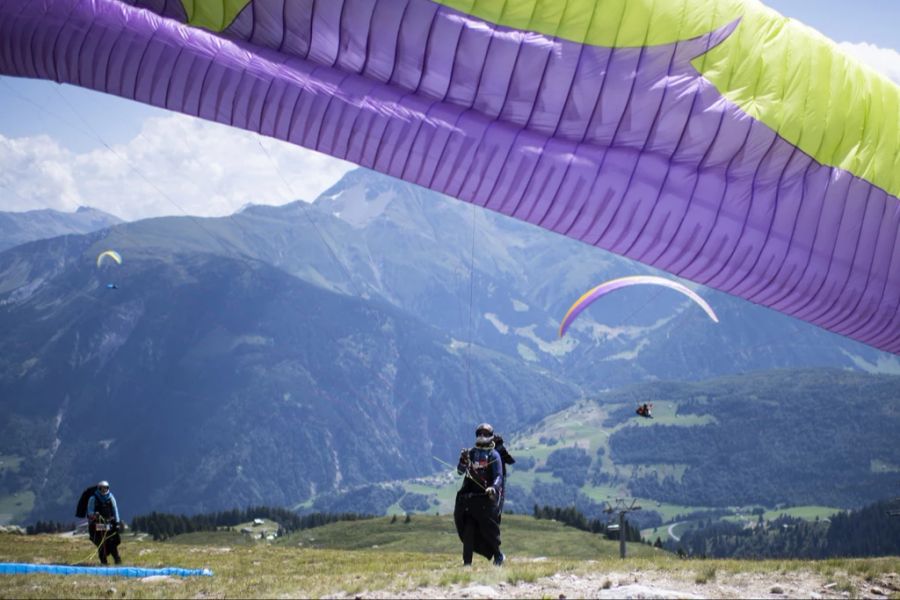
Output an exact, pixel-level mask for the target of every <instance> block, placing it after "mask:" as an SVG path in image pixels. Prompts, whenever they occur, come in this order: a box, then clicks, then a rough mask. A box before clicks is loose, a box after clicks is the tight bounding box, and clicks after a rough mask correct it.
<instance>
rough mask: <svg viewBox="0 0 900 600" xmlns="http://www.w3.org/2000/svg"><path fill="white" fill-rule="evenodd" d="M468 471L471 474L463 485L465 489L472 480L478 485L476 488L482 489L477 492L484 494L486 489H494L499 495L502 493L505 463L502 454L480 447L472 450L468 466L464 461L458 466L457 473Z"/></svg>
mask: <svg viewBox="0 0 900 600" xmlns="http://www.w3.org/2000/svg"><path fill="white" fill-rule="evenodd" d="M466 471H468V473H469V474H468V476H467V477H466V481H465V482H464V483H463V488H465V487H466V486H467V485H468V484H469V483H470V478H471V479H474V480H475V481H476V482H477V483H478V486H476V487H480V489H479V490H477V491H482V492H483V491H484V490H485V489H487V488H489V487H493V488H494V489H495V490H497V492H498V493H499V492H502V490H503V463H502V459H501V458H500V453H499V452H497V451H496V450H493V449H491V450H486V449H483V448H478V447H475V448H472V449H470V450H469V464H468V466H466V465H464V464H463V463H462V461H460V462H459V464H457V465H456V472H457V473H459V474H460V475H462V474H463V473H465V472H466ZM473 491H475V490H473Z"/></svg>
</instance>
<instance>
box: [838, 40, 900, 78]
mask: <svg viewBox="0 0 900 600" xmlns="http://www.w3.org/2000/svg"><path fill="white" fill-rule="evenodd" d="M838 46H839V47H840V48H841V50H843V51H844V52H846V53H847V54H850V55H851V56H853V57H855V58H857V59H858V60H860V61H861V62H864V63H865V64H867V65H869V66H870V67H872V68H873V69H875V70H876V71H878V72H879V73H881V74H882V75H884V76H885V77H887V78H888V79H890V80H891V81H893V82H894V83H896V84H897V85H900V52H897V51H896V50H894V49H892V48H880V47H878V46H876V45H874V44H869V43H866V42H861V43H858V44H854V43H850V42H841V43H840V44H838Z"/></svg>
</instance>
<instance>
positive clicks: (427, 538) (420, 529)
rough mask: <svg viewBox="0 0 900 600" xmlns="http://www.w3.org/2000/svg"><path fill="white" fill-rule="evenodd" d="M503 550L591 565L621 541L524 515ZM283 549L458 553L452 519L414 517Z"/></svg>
mask: <svg viewBox="0 0 900 600" xmlns="http://www.w3.org/2000/svg"><path fill="white" fill-rule="evenodd" d="M502 531H503V551H504V552H505V553H506V554H509V555H510V556H531V557H541V556H543V557H555V558H560V559H581V560H591V559H599V558H608V557H612V556H618V555H619V545H618V542H612V541H609V540H606V539H603V538H602V537H601V536H598V535H593V534H590V533H587V532H585V531H579V530H577V529H574V528H571V527H566V526H564V525H561V524H560V523H557V522H555V521H543V520H537V519H534V518H532V517H526V516H520V515H504V516H503V525H502ZM278 544H279V545H286V546H298V547H303V548H318V549H325V548H328V549H339V550H378V551H384V552H388V551H391V552H393V551H398V552H399V551H404V552H422V553H427V554H435V553H438V554H441V553H444V554H455V553H459V552H460V548H461V545H460V542H459V538H458V537H457V535H456V529H454V526H453V518H452V517H451V516H449V515H442V516H430V515H414V516H413V517H412V520H411V521H410V522H409V523H405V522H404V519H402V518H397V520H396V522H394V523H392V522H391V518H389V517H384V518H378V519H370V520H365V521H339V522H337V523H331V524H329V525H325V526H323V527H316V528H313V529H304V530H302V531H300V532H297V533H294V534H292V535H289V536H286V537H284V538H281V539H280V540H279V541H278ZM628 552H629V554H630V555H633V556H640V557H648V556H654V555H656V554H659V553H660V551H659V550H657V549H655V548H650V547H648V546H645V545H643V544H629V545H628Z"/></svg>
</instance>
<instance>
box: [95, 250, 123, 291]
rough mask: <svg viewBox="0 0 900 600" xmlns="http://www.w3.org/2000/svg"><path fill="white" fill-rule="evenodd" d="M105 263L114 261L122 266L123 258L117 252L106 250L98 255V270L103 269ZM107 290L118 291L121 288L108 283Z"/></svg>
mask: <svg viewBox="0 0 900 600" xmlns="http://www.w3.org/2000/svg"><path fill="white" fill-rule="evenodd" d="M104 261H105V262H107V263H108V262H109V261H113V262H114V263H116V264H117V265H121V264H122V256H121V255H120V254H119V253H118V252H116V251H115V250H104V251H103V252H101V253H100V254H98V255H97V268H98V269H99V268H101V267H102V266H103V264H104ZM106 289H108V290H117V289H119V286H118V285H117V284H115V283H107V284H106Z"/></svg>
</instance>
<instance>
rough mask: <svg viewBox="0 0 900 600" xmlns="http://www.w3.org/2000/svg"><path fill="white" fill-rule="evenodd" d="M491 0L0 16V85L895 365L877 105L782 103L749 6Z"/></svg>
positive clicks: (95, 4) (886, 141) (885, 180)
mask: <svg viewBox="0 0 900 600" xmlns="http://www.w3.org/2000/svg"><path fill="white" fill-rule="evenodd" d="M506 4H507V3H506V2H494V1H492V0H473V1H471V2H469V1H467V2H461V1H455V0H441V2H435V1H431V0H329V1H327V2H313V1H312V0H296V1H295V2H288V1H285V0H253V1H250V0H244V1H239V0H228V1H222V0H206V1H204V2H184V3H182V2H179V1H177V0H129V1H128V2H124V1H120V0H90V1H84V0H0V40H2V46H0V73H3V74H10V75H16V76H23V77H38V78H44V79H51V80H55V81H59V82H68V83H73V84H76V85H80V86H84V87H87V88H91V89H96V90H100V91H104V92H108V93H112V94H116V95H119V96H122V97H125V98H131V99H135V100H138V101H141V102H145V103H148V104H152V105H155V106H160V107H165V108H169V109H171V110H175V111H179V112H182V113H186V114H190V115H195V116H198V117H201V118H204V119H209V120H212V121H217V122H220V123H226V124H229V125H232V126H235V127H240V128H243V129H247V130H251V131H256V132H259V133H261V134H263V135H267V136H272V137H275V138H278V139H282V140H286V141H289V142H292V143H294V144H298V145H301V146H305V147H307V148H311V149H314V150H318V151H320V152H323V153H327V154H330V155H332V156H335V157H339V158H342V159H345V160H348V161H351V162H354V163H357V164H359V165H362V166H364V167H368V168H371V169H374V170H376V171H379V172H382V173H386V174H389V175H392V176H395V177H398V178H401V179H404V180H406V181H409V182H412V183H416V184H419V185H422V186H425V187H428V188H430V189H433V190H436V191H439V192H442V193H445V194H448V195H450V196H454V197H456V198H459V199H461V200H464V201H467V202H472V203H475V204H477V205H479V206H483V207H486V208H489V209H491V210H494V211H497V212H500V213H503V214H506V215H509V216H512V217H514V218H517V219H521V220H523V221H527V222H529V223H534V224H536V225H539V226H540V227H543V228H545V229H548V230H550V231H554V232H557V233H560V234H563V235H566V236H569V237H572V238H575V239H578V240H581V241H583V242H585V243H587V244H591V245H594V246H597V247H598V248H603V249H606V250H609V251H612V252H615V253H618V254H620V255H623V256H627V257H630V258H633V259H636V260H638V261H641V262H643V263H645V264H648V265H652V266H654V267H657V268H659V269H662V270H664V271H667V272H670V273H673V274H676V275H678V276H680V277H683V278H685V279H688V280H691V281H694V282H697V283H701V284H704V285H708V286H710V287H713V288H716V289H719V290H722V291H725V292H728V293H730V294H733V295H736V296H739V297H741V298H745V299H747V300H750V301H752V302H755V303H759V304H762V305H765V306H769V307H772V308H773V309H775V310H778V311H781V312H784V313H786V314H789V315H792V316H795V317H798V318H801V319H804V320H806V321H808V322H811V323H814V324H817V325H819V326H821V327H824V328H827V329H829V330H831V331H834V332H836V333H839V334H842V335H847V336H850V337H852V338H854V339H857V340H860V341H862V342H864V343H867V344H871V345H872V346H875V347H878V348H882V349H884V350H888V351H891V352H895V353H896V352H900V313H898V308H900V268H898V266H897V265H898V263H900V244H898V243H897V241H898V237H900V201H898V198H897V193H898V191H897V190H898V189H900V175H897V176H895V175H894V174H895V173H898V172H900V168H898V167H900V159H898V158H897V157H898V156H900V152H898V147H900V141H898V139H897V138H898V135H897V132H898V128H897V122H898V116H900V114H898V113H900V104H898V101H897V98H898V97H900V94H898V93H897V91H896V89H895V88H893V87H891V86H890V85H889V84H885V83H884V82H883V81H881V80H878V79H877V77H875V76H874V75H871V76H869V75H866V77H864V78H863V80H864V81H865V82H866V84H865V85H858V86H855V87H853V88H852V89H850V91H847V90H845V89H843V88H841V89H838V88H837V87H835V90H836V92H835V96H834V98H837V100H835V101H833V102H831V101H830V100H829V101H822V100H821V99H816V98H817V97H818V95H821V94H818V95H816V98H813V94H812V93H811V92H810V91H809V90H808V89H807V90H806V91H807V97H804V95H803V92H804V90H803V89H802V87H801V86H798V85H797V82H808V81H809V79H810V78H811V77H812V76H813V75H811V74H810V72H811V71H812V70H813V69H812V67H810V69H809V70H808V71H809V72H808V71H804V70H802V69H798V68H795V67H792V66H791V65H794V64H795V63H793V62H791V61H789V60H787V59H785V60H782V61H777V60H770V58H769V57H768V56H764V57H762V58H759V57H757V56H753V55H751V54H749V50H747V49H746V47H745V46H746V44H747V43H749V42H748V40H750V41H753V40H756V39H759V40H762V42H760V43H765V44H769V45H772V44H775V42H771V40H770V38H771V39H772V40H776V41H778V40H783V38H784V37H785V36H787V35H788V34H790V35H791V36H795V37H794V38H793V39H799V37H802V35H801V33H802V32H800V33H797V32H796V30H789V28H784V27H783V23H781V22H780V21H777V20H776V21H772V19H775V17H772V16H771V15H769V13H765V12H764V11H762V12H761V10H762V9H760V5H758V3H755V2H749V1H748V2H743V1H742V0H715V1H712V0H711V1H710V2H706V3H689V2H688V3H685V2H674V0H673V2H672V3H669V2H656V3H649V4H650V5H653V6H659V7H662V8H661V9H660V10H668V9H667V8H666V7H667V6H670V5H673V6H674V5H677V7H676V8H675V9H673V10H672V11H670V12H671V13H672V14H674V15H686V16H684V17H683V18H681V20H680V21H679V18H680V17H678V18H674V20H673V19H668V20H666V19H655V18H654V16H653V14H651V12H649V11H644V10H643V8H642V7H643V6H644V4H645V3H643V2H641V1H640V0H634V1H630V2H628V3H603V2H600V1H599V0H558V1H554V2H539V1H537V0H522V1H521V3H520V4H521V6H520V7H519V8H516V9H512V8H510V10H508V11H504V10H502V6H505V5H506ZM509 4H514V3H509ZM713 5H715V7H716V8H712V6H713ZM719 5H721V7H724V8H722V9H721V10H719ZM498 6H499V7H501V8H500V9H498V10H494V8H496V7H498ZM517 6H518V5H517ZM610 6H613V7H615V6H621V7H624V8H622V10H625V11H627V14H624V16H623V15H622V14H619V15H618V16H616V17H615V19H616V20H614V21H609V20H606V18H607V17H608V16H609V15H608V14H606V13H604V14H602V15H600V16H599V17H597V23H602V24H603V25H602V26H597V27H594V26H593V24H594V17H593V16H592V15H594V16H596V15H597V14H598V13H600V12H602V11H604V10H611V9H610V8H608V7H610ZM538 8H539V9H540V10H538ZM698 11H702V12H698ZM525 13H529V14H531V15H532V17H533V18H532V19H531V21H527V22H526V21H521V22H520V21H516V20H515V18H518V16H521V15H522V14H525ZM550 13H553V15H557V16H558V15H563V16H559V17H558V18H556V21H555V23H556V24H555V25H554V24H553V23H554V21H553V19H551V18H550V17H547V15H548V14H550ZM492 15H493V16H492ZM517 15H518V16H517ZM715 15H718V16H719V17H722V16H723V15H724V16H725V17H726V18H724V20H722V19H721V18H718V20H717V17H716V16H715ZM514 17H515V18H514ZM601 17H602V18H601ZM565 18H570V20H569V21H565ZM560 19H562V20H560ZM564 21H565V22H564ZM770 21H771V22H770ZM580 23H583V24H584V25H583V26H582V27H581V29H582V30H583V35H580V37H579V35H575V34H572V30H573V27H575V26H576V25H578V24H580ZM610 23H611V24H610ZM698 23H699V25H698ZM772 23H775V25H772ZM606 25H608V26H606ZM696 27H701V29H700V30H697V28H696ZM766 27H769V29H764V28H766ZM704 28H705V29H704ZM754 28H756V29H754ZM761 28H763V29H761ZM770 29H771V30H772V31H774V30H776V29H777V30H778V31H779V32H781V33H783V34H784V35H779V36H774V37H773V36H770V35H769V33H768V32H769V31H770ZM595 30H596V31H599V32H600V33H598V34H596V35H594V32H595ZM668 30H671V31H668ZM761 31H766V34H765V35H762V34H761V33H760V32H761ZM603 32H606V33H605V34H604V33H603ZM785 32H787V33H785ZM669 33H671V35H668V34H669ZM738 33H740V35H738ZM607 34H608V35H607ZM804 35H805V34H804ZM604 36H606V37H604ZM797 36H799V37H797ZM809 39H810V40H811V39H812V37H810V38H809ZM807 41H809V40H807V39H806V38H803V40H801V42H802V44H800V46H802V45H804V44H806V45H810V44H813V43H814V42H815V43H819V42H816V40H813V41H810V42H809V44H807V43H806V42H807ZM785 43H786V44H789V43H791V42H785ZM823 43H824V42H823ZM729 44H731V46H732V48H731V49H730V50H729V52H737V53H738V54H740V53H743V54H740V55H739V56H738V59H739V62H738V63H730V66H727V63H725V62H723V59H722V57H721V56H716V53H717V52H719V50H720V48H724V47H726V46H728V45H729ZM820 45H821V44H820ZM797 46H798V45H797V44H793V45H791V46H790V50H791V51H792V52H795V53H796V52H797ZM785 47H786V46H785ZM820 50H821V52H819V51H818V50H817V52H819V54H816V55H815V56H816V57H817V58H815V61H819V62H814V63H811V64H815V65H821V64H826V63H827V65H836V66H835V67H834V68H835V69H839V70H847V69H850V67H849V66H846V65H845V62H846V61H845V60H844V59H843V58H841V57H839V56H838V55H837V54H834V53H832V50H831V49H830V48H829V47H825V46H823V47H822V48H820ZM723 52H724V51H723ZM785 52H786V51H785ZM785 56H787V55H786V54H785ZM792 56H793V55H792ZM823 56H824V59H822V60H824V61H825V62H822V60H819V59H820V58H821V57H823ZM710 57H712V58H710ZM722 65H726V66H724V67H723V66H722ZM743 65H748V66H747V67H746V68H745V67H744V66H743ZM827 65H826V66H827ZM850 66H852V65H850ZM789 68H793V69H794V70H793V71H791V72H788V71H787V70H786V69H789ZM854 68H855V67H854ZM703 69H705V70H703ZM772 70H774V74H773V73H772V72H770V71H772ZM701 71H702V72H701ZM818 72H819V71H816V73H818ZM748 73H749V74H748ZM840 74H841V73H838V75H840ZM748 77H749V78H750V79H751V83H752V84H746V85H745V83H746V79H747V78H748ZM829 77H830V79H829ZM732 80H733V81H734V82H736V83H735V87H734V88H733V89H731V90H730V91H728V95H724V93H723V92H722V91H720V90H719V89H718V88H717V87H716V85H719V83H717V84H716V85H713V84H712V83H711V82H713V81H715V82H721V81H732ZM823 80H825V81H831V82H832V84H833V85H834V86H838V83H834V82H839V83H840V84H841V85H844V83H843V82H844V81H845V80H844V79H840V78H838V77H837V76H836V75H835V74H834V69H832V71H830V72H829V71H827V70H826V72H825V76H824V77H823ZM846 81H849V82H851V83H852V82H853V81H854V80H853V79H852V78H850V79H846ZM873 82H874V83H873ZM876 84H877V85H876ZM845 87H846V88H847V89H849V84H847V85H845ZM876 88H877V89H878V90H882V91H883V93H880V95H878V94H873V93H872V90H874V89H876ZM857 91H858V92H859V93H856V92H857ZM856 96H859V97H864V99H865V102H868V104H866V105H865V107H863V109H860V110H851V109H849V108H847V107H843V109H842V108H841V107H840V106H838V109H837V113H836V114H839V115H841V116H839V117H834V116H833V115H832V116H829V115H826V114H821V115H820V114H819V113H818V108H816V107H820V106H824V107H825V108H823V109H822V110H823V111H826V112H827V110H832V111H834V110H835V109H834V107H832V106H831V105H838V104H840V102H844V100H845V99H846V100H847V102H850V101H851V100H852V99H854V98H855V97H856ZM874 96H878V97H877V98H874ZM811 98H812V99H811ZM873 98H874V99H873ZM772 99H774V101H773V102H769V101H770V100H772ZM854 101H855V100H854ZM822 102H824V104H822ZM766 106H770V108H769V109H766ZM772 106H774V108H771V107H772ZM760 107H761V108H760ZM791 107H794V109H796V110H797V111H800V112H801V113H806V114H809V115H811V117H810V118H809V119H806V120H804V119H795V118H793V115H794V114H795V113H792V112H791V110H792V109H791ZM797 107H799V108H797ZM773 114H774V115H775V116H776V117H777V118H776V120H775V121H772V120H771V119H772V118H773V117H772V115H773ZM778 115H787V116H785V117H783V119H782V121H778V118H782V117H779V116H778ZM860 119H862V120H863V121H864V122H863V123H862V124H860V123H859V120H860ZM843 120H847V121H848V125H846V126H844V125H843V123H842V121H843ZM839 121H840V122H839ZM798 122H802V123H803V124H804V128H805V129H803V130H802V131H798V130H797V127H796V126H794V125H795V123H798ZM801 129H802V128H801ZM201 158H202V157H201Z"/></svg>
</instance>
